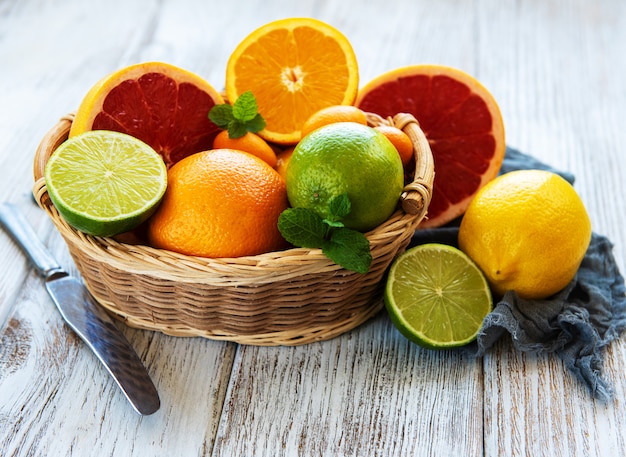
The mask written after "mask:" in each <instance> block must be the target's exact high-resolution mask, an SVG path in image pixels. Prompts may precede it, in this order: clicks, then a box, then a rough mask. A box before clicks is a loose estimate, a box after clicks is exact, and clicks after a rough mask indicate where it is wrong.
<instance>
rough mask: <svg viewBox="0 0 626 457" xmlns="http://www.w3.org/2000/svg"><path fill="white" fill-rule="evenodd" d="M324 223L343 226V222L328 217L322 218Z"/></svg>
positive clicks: (331, 225) (334, 226)
mask: <svg viewBox="0 0 626 457" xmlns="http://www.w3.org/2000/svg"><path fill="white" fill-rule="evenodd" d="M324 224H326V225H328V226H329V227H333V228H340V227H345V225H344V223H343V222H340V221H332V220H330V219H324Z"/></svg>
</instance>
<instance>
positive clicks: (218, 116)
mask: <svg viewBox="0 0 626 457" xmlns="http://www.w3.org/2000/svg"><path fill="white" fill-rule="evenodd" d="M258 111H259V107H258V105H257V102H256V98H254V95H252V92H250V91H247V92H244V93H243V94H241V95H240V96H239V97H238V98H237V100H235V103H233V104H232V106H231V105H229V104H227V103H223V104H221V105H215V106H214V107H213V108H211V111H209V119H211V121H212V122H213V123H214V124H215V125H217V126H218V127H220V128H222V129H225V130H228V136H229V137H230V138H240V137H242V136H244V135H245V134H246V133H248V132H251V133H257V132H259V131H261V130H263V129H264V128H265V119H263V116H261V114H260V113H259V112H258Z"/></svg>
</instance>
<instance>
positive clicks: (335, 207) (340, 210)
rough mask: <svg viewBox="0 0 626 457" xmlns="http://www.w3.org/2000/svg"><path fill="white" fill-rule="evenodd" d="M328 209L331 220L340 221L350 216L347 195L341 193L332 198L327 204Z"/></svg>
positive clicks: (349, 204)
mask: <svg viewBox="0 0 626 457" xmlns="http://www.w3.org/2000/svg"><path fill="white" fill-rule="evenodd" d="M328 209H329V211H330V214H331V215H332V216H333V220H341V219H342V218H344V217H346V216H347V215H348V214H350V210H351V209H352V204H351V203H350V199H349V198H348V194H346V193H343V194H341V195H337V196H336V197H333V199H332V200H331V201H330V203H329V204H328Z"/></svg>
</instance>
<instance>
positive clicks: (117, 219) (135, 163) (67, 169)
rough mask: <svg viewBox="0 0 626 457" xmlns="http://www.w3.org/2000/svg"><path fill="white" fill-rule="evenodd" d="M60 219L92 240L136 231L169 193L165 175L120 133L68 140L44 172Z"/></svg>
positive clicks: (140, 145) (159, 162) (149, 152)
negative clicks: (97, 237)
mask: <svg viewBox="0 0 626 457" xmlns="http://www.w3.org/2000/svg"><path fill="white" fill-rule="evenodd" d="M44 176H45V180H46V187H47V189H48V194H49V195H50V199H51V200H52V203H54V206H55V207H56V208H57V210H58V211H59V214H61V216H63V218H64V219H65V220H66V221H67V222H68V223H69V224H70V225H71V226H72V227H74V228H76V229H77V230H80V231H82V232H85V233H87V234H90V235H96V236H112V235H116V234H118V233H122V232H127V231H129V230H132V229H134V228H135V227H137V226H138V225H139V224H141V223H142V222H143V221H145V220H146V219H147V218H148V217H150V215H151V214H152V213H153V212H154V210H155V209H156V207H157V206H158V204H159V202H160V201H161V199H162V198H163V194H164V193H165V189H166V187H167V169H166V167H165V163H164V162H163V159H162V158H161V156H160V155H159V154H157V153H156V152H155V151H154V150H153V149H152V148H151V147H150V146H148V145H147V144H146V143H144V142H142V141H140V140H138V139H136V138H134V137H132V136H130V135H127V134H124V133H118V132H111V131H107V130H94V131H90V132H86V133H83V134H81V135H78V136H75V137H73V138H70V139H69V140H67V141H65V142H64V143H63V144H61V146H59V148H58V149H57V150H56V151H55V152H54V153H53V154H52V155H51V157H50V159H49V160H48V163H47V164H46V168H45V171H44Z"/></svg>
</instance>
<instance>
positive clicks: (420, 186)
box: [33, 114, 434, 346]
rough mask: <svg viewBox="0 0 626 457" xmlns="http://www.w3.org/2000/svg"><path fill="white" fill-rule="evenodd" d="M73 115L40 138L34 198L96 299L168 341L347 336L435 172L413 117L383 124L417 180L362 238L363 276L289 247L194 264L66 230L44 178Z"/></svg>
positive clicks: (372, 303) (372, 306)
mask: <svg viewBox="0 0 626 457" xmlns="http://www.w3.org/2000/svg"><path fill="white" fill-rule="evenodd" d="M72 119H73V115H71V114H70V115H67V116H64V117H63V118H61V119H60V121H59V122H58V123H57V124H56V125H54V127H53V128H52V129H51V130H50V131H48V133H47V134H46V135H45V136H44V138H43V139H42V141H41V143H40V145H39V147H38V149H37V152H36V154H35V161H34V177H35V183H34V186H33V194H34V196H35V199H36V200H37V202H38V204H39V206H40V207H41V208H43V209H44V210H45V211H46V213H47V214H48V216H49V217H50V218H51V220H52V222H53V223H54V225H55V227H56V228H57V230H58V231H59V233H60V234H61V236H62V237H63V239H64V240H65V242H66V243H67V246H68V248H69V251H70V254H71V256H72V258H73V260H74V262H75V263H76V267H77V268H78V271H79V272H80V273H81V275H82V276H83V279H84V282H85V284H86V286H87V288H88V289H89V290H90V292H91V293H92V294H93V295H94V297H95V298H96V300H97V301H98V302H99V303H100V304H101V305H102V306H103V307H104V308H105V309H106V310H107V311H109V312H110V313H111V314H112V315H113V316H114V317H116V318H118V319H121V320H123V321H125V322H126V324H127V325H129V326H131V327H136V328H141V329H148V330H154V331H160V332H162V333H165V334H168V335H173V336H200V337H205V338H210V339H216V340H227V341H233V342H237V343H240V344H252V345H288V346H290V345H298V344H306V343H311V342H314V341H322V340H327V339H330V338H333V337H335V336H338V335H340V334H342V333H344V332H347V331H349V330H351V329H353V328H355V327H357V326H358V325H360V324H362V323H363V322H365V321H366V320H368V319H370V318H371V317H373V316H374V315H375V314H377V313H378V312H379V311H380V310H381V308H382V307H383V301H382V280H383V277H384V274H385V272H386V270H387V267H388V266H389V265H390V263H391V262H392V261H393V259H394V258H395V257H396V256H397V255H398V254H399V253H401V252H403V251H404V250H405V249H406V246H407V245H408V243H409V241H410V239H411V236H412V235H413V232H414V230H415V228H416V227H417V225H418V224H419V222H420V221H421V220H422V219H423V218H424V217H425V215H426V211H427V209H428V204H429V203H430V199H431V195H432V184H433V179H434V164H433V158H432V154H431V150H430V147H429V145H428V141H427V140H426V137H425V136H424V134H423V132H422V131H421V129H420V128H419V125H418V123H417V121H416V120H415V118H413V116H411V115H407V114H398V115H396V116H395V117H394V118H393V119H382V118H380V117H379V116H377V115H374V114H368V123H369V124H370V125H371V126H375V125H379V124H385V123H387V124H393V125H396V126H398V127H399V128H401V129H403V130H404V131H405V132H406V133H407V134H408V135H409V137H410V138H411V140H412V142H413V145H414V153H415V173H414V177H413V179H412V181H411V182H410V183H409V184H408V185H407V186H406V187H405V191H404V193H403V194H402V198H401V202H402V205H401V207H399V208H398V209H397V210H396V211H395V213H394V214H393V215H392V216H391V217H390V218H389V219H388V220H387V221H386V222H384V223H383V224H381V225H380V226H378V227H377V228H375V229H373V230H372V231H370V232H368V233H366V234H365V235H366V237H367V238H368V240H369V242H370V247H371V252H372V258H373V261H372V265H371V268H370V271H369V272H368V273H367V274H359V273H355V272H353V271H348V270H345V269H344V268H342V267H340V266H338V265H336V264H335V263H333V262H332V261H330V260H329V259H328V258H326V256H324V254H323V253H322V251H321V250H320V249H305V248H292V249H287V250H284V251H277V252H270V253H266V254H261V255H256V256H247V257H239V258H222V259H210V258H201V257H192V256H186V255H182V254H177V253H175V252H170V251H166V250H161V249H155V248H152V247H149V246H145V245H141V244H128V243H124V242H120V241H117V240H116V239H114V238H101V237H94V236H90V235H86V234H84V233H82V232H80V231H77V230H75V229H74V228H72V227H71V226H69V225H68V224H67V223H66V222H65V220H64V219H63V218H62V217H61V216H60V215H59V213H58V212H57V210H56V208H55V207H54V205H53V204H52V202H51V201H50V199H49V197H48V194H47V190H46V185H45V181H44V179H43V170H44V167H45V164H46V162H47V160H48V158H49V157H50V155H51V154H52V153H53V152H54V151H55V150H56V148H57V147H58V146H59V145H60V144H61V143H63V141H65V140H66V139H67V137H68V133H69V129H70V126H71V123H72Z"/></svg>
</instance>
